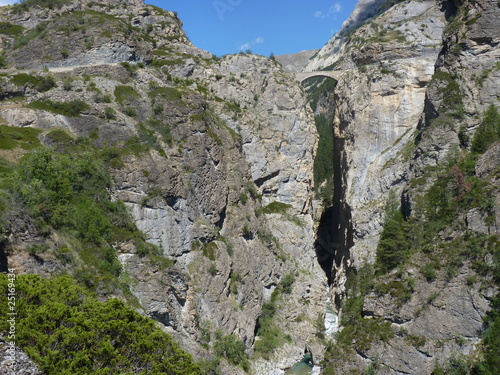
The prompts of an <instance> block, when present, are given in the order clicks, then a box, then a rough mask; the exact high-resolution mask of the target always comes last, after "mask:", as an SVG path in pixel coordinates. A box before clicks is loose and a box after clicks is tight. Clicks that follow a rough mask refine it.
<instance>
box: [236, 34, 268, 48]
mask: <svg viewBox="0 0 500 375" xmlns="http://www.w3.org/2000/svg"><path fill="white" fill-rule="evenodd" d="M262 43H264V38H262V37H260V36H259V37H258V38H256V39H255V40H252V41H251V42H248V43H245V44H242V45H241V46H240V51H246V50H247V49H250V47H252V46H254V45H256V44H262Z"/></svg>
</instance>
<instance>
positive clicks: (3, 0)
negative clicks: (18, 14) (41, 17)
mask: <svg viewBox="0 0 500 375" xmlns="http://www.w3.org/2000/svg"><path fill="white" fill-rule="evenodd" d="M15 2H17V0H0V6H4V5H9V4H14V3H15Z"/></svg>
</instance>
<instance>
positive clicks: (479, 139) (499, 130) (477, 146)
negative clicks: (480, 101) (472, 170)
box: [472, 104, 500, 153]
mask: <svg viewBox="0 0 500 375" xmlns="http://www.w3.org/2000/svg"><path fill="white" fill-rule="evenodd" d="M499 139H500V114H499V113H498V110H497V108H496V107H495V106H494V105H493V104H491V105H490V106H489V108H488V110H487V111H486V113H485V115H484V119H483V122H482V123H481V125H480V126H479V128H478V129H477V130H476V133H475V134H474V138H473V140H472V151H473V152H477V153H483V152H485V151H486V150H487V149H488V147H489V146H490V145H492V144H493V143H494V142H496V141H498V140H499Z"/></svg>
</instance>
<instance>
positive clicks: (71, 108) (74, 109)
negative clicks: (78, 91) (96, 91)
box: [27, 99, 90, 117]
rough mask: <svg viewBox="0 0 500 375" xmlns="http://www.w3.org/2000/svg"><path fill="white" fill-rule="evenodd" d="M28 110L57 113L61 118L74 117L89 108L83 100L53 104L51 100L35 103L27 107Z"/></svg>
mask: <svg viewBox="0 0 500 375" xmlns="http://www.w3.org/2000/svg"><path fill="white" fill-rule="evenodd" d="M27 107H29V108H33V109H41V110H44V111H49V112H53V113H57V114H59V115H63V116H69V117H76V116H78V115H80V114H81V113H82V112H84V111H86V110H87V109H89V108H90V107H89V106H88V104H87V103H85V102H84V101H83V100H71V101H69V102H54V101H51V100H48V99H46V100H43V101H35V102H32V103H29V104H28V105H27Z"/></svg>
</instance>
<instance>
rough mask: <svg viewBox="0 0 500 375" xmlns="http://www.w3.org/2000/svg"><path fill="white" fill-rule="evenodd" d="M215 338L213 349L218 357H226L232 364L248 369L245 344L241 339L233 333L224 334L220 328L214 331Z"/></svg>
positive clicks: (248, 363)
mask: <svg viewBox="0 0 500 375" xmlns="http://www.w3.org/2000/svg"><path fill="white" fill-rule="evenodd" d="M215 338H216V342H215V344H214V350H215V353H216V354H217V355H218V356H219V357H224V358H226V359H227V360H228V362H229V363H230V364H232V365H235V366H241V367H242V368H243V369H244V370H245V371H248V370H249V369H250V362H249V361H248V354H247V353H246V352H245V344H243V342H242V341H241V340H239V339H238V338H237V337H236V336H235V335H224V333H223V332H222V331H220V330H218V331H217V332H216V333H215Z"/></svg>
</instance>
